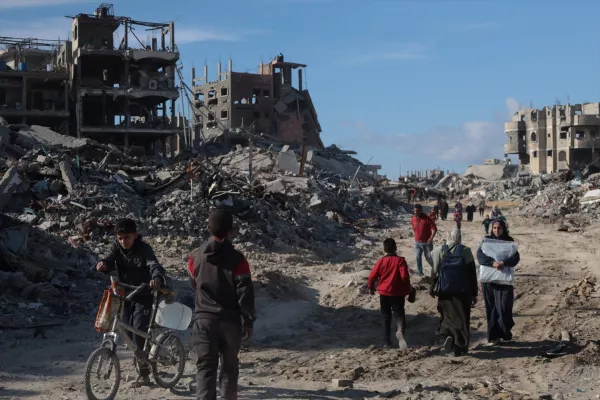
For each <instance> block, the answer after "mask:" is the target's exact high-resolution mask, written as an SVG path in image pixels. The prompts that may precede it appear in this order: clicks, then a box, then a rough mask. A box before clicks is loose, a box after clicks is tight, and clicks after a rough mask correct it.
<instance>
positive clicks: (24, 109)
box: [0, 37, 71, 133]
mask: <svg viewBox="0 0 600 400" xmlns="http://www.w3.org/2000/svg"><path fill="white" fill-rule="evenodd" d="M60 47H61V42H59V41H57V40H56V41H54V40H39V39H16V38H8V37H1V38H0V117H2V118H4V119H5V120H6V121H7V122H8V123H11V124H30V125H44V126H48V127H51V128H52V129H54V130H55V131H57V132H61V133H68V132H69V118H70V107H71V104H70V103H69V90H70V89H69V74H68V72H67V69H66V67H65V66H64V65H61V64H59V60H58V54H59V49H60Z"/></svg>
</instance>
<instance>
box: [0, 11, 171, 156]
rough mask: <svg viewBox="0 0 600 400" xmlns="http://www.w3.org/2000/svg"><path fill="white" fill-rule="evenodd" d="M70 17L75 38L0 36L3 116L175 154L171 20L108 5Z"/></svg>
mask: <svg viewBox="0 0 600 400" xmlns="http://www.w3.org/2000/svg"><path fill="white" fill-rule="evenodd" d="M70 18H72V31H71V38H72V39H71V40H69V41H66V42H63V43H59V42H52V41H44V40H38V39H12V38H0V44H4V47H5V49H4V50H3V51H0V116H2V117H4V118H6V119H7V120H8V121H9V122H11V123H26V124H37V125H44V126H48V127H50V128H52V129H53V130H56V131H58V132H60V133H64V134H70V135H73V136H77V137H80V138H81V137H87V138H91V139H95V140H98V141H100V142H108V143H113V144H116V145H119V146H124V147H126V148H129V147H132V146H136V147H140V148H143V149H145V151H146V153H148V152H162V153H163V154H164V155H166V154H167V148H168V147H169V148H170V150H171V152H172V151H173V149H174V148H175V146H174V142H175V140H174V139H175V136H176V135H178V134H179V133H180V131H181V129H180V128H178V127H177V126H176V123H177V122H176V121H177V120H176V118H175V110H176V107H175V103H176V100H177V99H178V98H179V88H178V87H177V86H176V83H175V75H176V72H177V62H178V61H179V52H178V50H177V47H176V44H175V31H174V29H175V27H174V23H173V22H171V23H153V22H143V21H136V20H133V19H131V18H129V17H117V16H115V15H114V9H113V6H112V4H101V5H100V6H99V7H98V8H97V9H96V10H95V12H94V13H93V14H78V15H76V16H74V17H70ZM142 32H143V33H144V34H145V35H146V37H143V36H142ZM167 144H169V146H167Z"/></svg>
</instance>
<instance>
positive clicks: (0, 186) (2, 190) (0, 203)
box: [0, 167, 23, 211]
mask: <svg viewBox="0 0 600 400" xmlns="http://www.w3.org/2000/svg"><path fill="white" fill-rule="evenodd" d="M22 182H23V181H22V180H21V177H20V176H19V170H18V169H17V168H16V167H12V168H9V169H8V171H6V173H5V174H4V176H3V177H2V180H1V181H0V211H2V210H3V209H4V207H5V206H6V205H7V204H8V203H9V202H10V200H11V198H12V194H13V193H14V192H15V191H16V190H17V188H18V187H19V186H20V185H21V183H22Z"/></svg>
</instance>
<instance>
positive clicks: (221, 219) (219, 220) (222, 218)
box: [208, 209, 233, 239]
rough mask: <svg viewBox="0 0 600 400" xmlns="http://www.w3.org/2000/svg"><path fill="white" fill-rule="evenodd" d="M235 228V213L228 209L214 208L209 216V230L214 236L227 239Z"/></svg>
mask: <svg viewBox="0 0 600 400" xmlns="http://www.w3.org/2000/svg"><path fill="white" fill-rule="evenodd" d="M232 229H233V215H231V213H230V212H229V211H227V210H223V209H217V210H213V211H211V213H210V216H209V217H208V230H209V231H210V233H211V234H212V235H213V236H216V237H218V238H219V239H225V238H226V237H227V235H228V234H229V232H231V230H232Z"/></svg>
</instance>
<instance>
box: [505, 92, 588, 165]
mask: <svg viewBox="0 0 600 400" xmlns="http://www.w3.org/2000/svg"><path fill="white" fill-rule="evenodd" d="M504 131H505V132H506V134H507V135H508V143H507V144H506V145H505V147H504V148H505V150H504V152H505V153H506V154H516V155H518V156H519V165H520V166H521V169H525V170H529V172H530V173H532V174H535V175H538V174H546V173H553V172H558V171H563V170H568V169H583V168H586V167H590V166H595V167H598V166H600V163H599V161H600V160H599V156H600V151H598V149H596V147H597V144H600V143H597V142H596V141H597V140H598V139H599V138H600V136H599V133H600V103H584V104H567V105H554V106H552V107H544V108H542V109H539V110H538V109H523V110H519V111H517V112H516V113H515V114H514V115H513V117H512V121H510V122H506V123H505V124H504Z"/></svg>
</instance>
